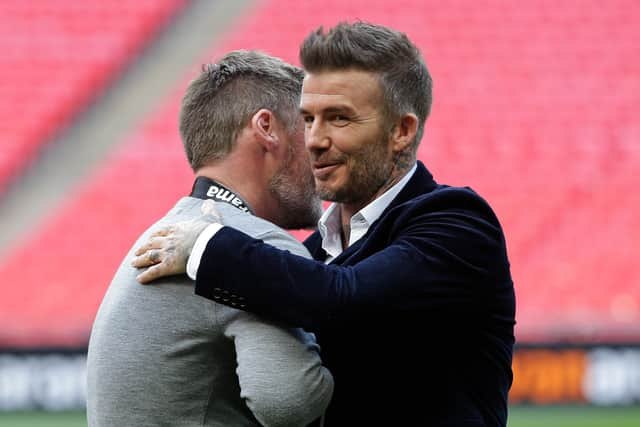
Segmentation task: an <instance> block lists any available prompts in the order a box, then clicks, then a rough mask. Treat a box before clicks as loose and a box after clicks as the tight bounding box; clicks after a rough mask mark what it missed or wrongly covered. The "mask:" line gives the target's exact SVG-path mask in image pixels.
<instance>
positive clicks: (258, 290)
mask: <svg viewBox="0 0 640 427" xmlns="http://www.w3.org/2000/svg"><path fill="white" fill-rule="evenodd" d="M398 223H401V224H402V226H393V227H390V228H389V230H388V232H387V233H380V234H384V235H383V236H378V237H377V238H379V239H383V240H384V241H383V242H382V241H381V242H378V243H375V242H372V243H370V244H371V245H377V246H378V249H376V250H371V253H368V254H366V255H368V256H366V257H362V259H360V261H359V262H355V263H353V264H352V265H349V266H337V265H333V264H329V265H325V264H324V263H321V262H317V261H313V260H308V259H305V258H302V257H299V256H296V255H294V254H291V253H288V252H287V251H282V250H278V249H276V248H274V247H272V246H270V245H268V244H265V243H264V242H261V241H259V240H256V239H252V238H251V237H249V236H247V235H245V234H243V233H241V232H239V231H237V230H234V229H231V228H229V227H223V228H222V229H221V230H220V231H219V232H218V233H217V234H216V236H215V237H214V238H213V239H211V240H210V241H209V242H208V244H207V247H206V249H205V251H204V254H203V258H202V260H201V263H200V268H199V269H198V273H197V278H196V293H197V294H199V295H201V296H204V297H207V298H210V299H213V300H216V301H218V300H220V292H223V291H224V292H229V293H231V294H232V295H234V296H238V297H240V298H242V299H243V301H244V302H245V304H244V305H245V307H243V308H244V309H245V310H248V311H252V312H255V313H258V314H261V315H264V316H268V317H270V318H274V319H277V320H280V321H283V322H286V323H287V324H290V325H293V326H301V327H303V328H305V329H309V330H316V328H321V327H322V326H323V324H325V323H326V322H327V321H332V322H335V321H337V320H340V319H348V318H354V317H356V318H357V317H359V316H362V315H363V314H367V312H379V310H381V309H383V310H386V311H389V310H393V309H394V307H396V308H398V309H402V310H408V309H412V308H417V307H420V308H421V309H425V308H426V309H430V308H436V309H438V310H443V311H446V310H447V308H448V307H457V309H458V310H460V309H461V308H465V307H473V306H474V305H477V304H478V300H477V297H478V296H479V293H480V292H482V291H481V289H482V285H483V282H484V283H497V282H499V281H500V280H503V281H504V283H505V284H507V282H508V281H510V277H509V273H508V261H507V259H506V248H505V245H504V238H503V235H502V230H501V229H500V226H499V224H497V223H496V222H494V221H491V220H490V219H487V218H486V217H483V216H482V215H478V214H477V213H476V212H473V211H465V210H460V209H450V210H440V211H436V212H429V211H427V212H422V213H421V212H419V211H414V212H412V213H411V214H410V215H409V216H408V218H407V219H406V220H403V221H398ZM368 243H369V242H368ZM228 248H234V250H233V251H229V250H228ZM214 277H215V283H216V285H215V286H216V287H215V288H214V287H212V286H210V284H211V283H213V282H214ZM475 285H477V286H475ZM223 303H224V302H223Z"/></svg>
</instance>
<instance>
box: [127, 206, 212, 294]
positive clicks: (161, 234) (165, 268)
mask: <svg viewBox="0 0 640 427" xmlns="http://www.w3.org/2000/svg"><path fill="white" fill-rule="evenodd" d="M202 213H203V215H202V216H200V217H198V218H194V219H191V220H188V221H182V222H178V223H176V224H173V225H170V226H167V227H163V228H160V229H158V230H156V231H155V232H154V233H153V234H152V235H151V236H150V237H149V239H148V240H147V242H146V243H144V244H143V245H142V246H140V247H139V248H138V249H137V250H136V252H135V254H136V257H135V258H134V259H133V261H132V263H131V265H133V266H134V267H136V268H145V267H149V268H147V270H145V271H143V272H142V273H140V274H139V275H138V276H137V277H136V279H137V280H138V281H139V282H140V283H143V284H144V283H149V282H151V281H153V280H155V279H158V278H160V277H165V276H171V275H175V274H183V273H185V272H186V271H187V261H188V259H189V255H190V254H191V250H192V248H193V245H194V244H195V242H196V240H197V238H198V236H199V235H200V233H202V231H204V229H205V228H207V227H208V226H209V225H211V224H214V223H222V221H221V218H220V214H219V213H218V211H217V210H216V209H215V205H214V203H213V202H212V201H210V200H207V201H205V202H204V203H203V205H202Z"/></svg>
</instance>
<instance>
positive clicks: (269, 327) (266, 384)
mask: <svg viewBox="0 0 640 427" xmlns="http://www.w3.org/2000/svg"><path fill="white" fill-rule="evenodd" d="M225 335H226V336H227V337H229V338H230V339H232V340H233V342H234V345H235V349H236V357H237V369H236V372H237V374H238V378H239V382H240V390H241V392H240V396H241V398H242V399H243V400H244V401H245V402H246V404H247V407H248V408H249V409H250V410H251V411H252V413H253V414H254V416H255V417H256V419H257V420H258V421H259V422H260V423H261V424H262V425H264V426H283V427H291V426H305V425H308V424H310V423H311V422H313V421H314V420H316V419H318V418H319V417H320V416H321V415H322V414H323V413H324V411H325V410H326V408H327V406H328V405H329V401H330V399H331V395H332V393H333V377H332V376H331V373H330V372H329V371H328V370H327V369H326V368H325V367H323V366H322V363H321V360H320V356H319V347H318V345H317V344H316V342H315V338H314V336H313V335H312V334H309V333H306V332H305V331H303V330H302V329H293V328H284V327H282V326H280V325H277V324H273V323H269V322H265V321H264V320H263V319H258V318H257V317H255V316H254V315H252V314H250V313H247V312H243V311H235V314H234V315H233V317H232V318H231V319H230V320H229V322H227V324H226V325H225Z"/></svg>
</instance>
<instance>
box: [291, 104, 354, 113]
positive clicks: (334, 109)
mask: <svg viewBox="0 0 640 427" xmlns="http://www.w3.org/2000/svg"><path fill="white" fill-rule="evenodd" d="M332 113H334V114H335V113H343V114H345V113H346V114H350V115H353V114H355V110H354V109H353V108H351V107H349V106H346V105H340V106H337V107H327V108H325V109H324V110H322V114H332ZM300 114H309V112H308V111H307V110H305V109H304V108H302V107H300Z"/></svg>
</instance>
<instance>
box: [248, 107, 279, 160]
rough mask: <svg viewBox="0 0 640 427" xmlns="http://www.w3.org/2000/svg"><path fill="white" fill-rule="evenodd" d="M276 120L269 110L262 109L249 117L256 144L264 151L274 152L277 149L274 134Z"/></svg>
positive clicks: (275, 135)
mask: <svg viewBox="0 0 640 427" xmlns="http://www.w3.org/2000/svg"><path fill="white" fill-rule="evenodd" d="M275 121H276V118H275V116H274V114H273V112H271V111H270V110H267V109H266V108H262V109H260V110H258V111H257V112H256V113H255V114H254V115H253V116H252V117H251V129H253V131H254V134H255V135H256V137H257V140H258V142H259V143H260V144H261V145H262V147H263V149H264V150H266V151H272V150H275V149H276V148H277V147H278V143H279V140H278V134H277V132H276V123H275Z"/></svg>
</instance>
